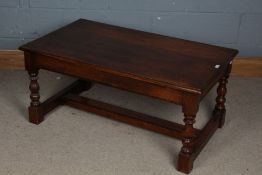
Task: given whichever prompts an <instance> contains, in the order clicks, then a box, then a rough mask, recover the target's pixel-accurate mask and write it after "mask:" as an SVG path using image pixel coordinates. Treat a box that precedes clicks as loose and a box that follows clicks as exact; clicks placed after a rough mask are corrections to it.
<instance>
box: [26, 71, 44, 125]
mask: <svg viewBox="0 0 262 175" xmlns="http://www.w3.org/2000/svg"><path fill="white" fill-rule="evenodd" d="M28 73H29V76H30V86H29V89H30V92H31V94H30V99H31V103H30V106H29V108H28V110H29V121H30V122H31V123H34V124H39V123H41V121H43V113H42V109H41V107H40V101H39V100H40V95H39V84H38V81H37V80H38V70H35V71H29V72H28Z"/></svg>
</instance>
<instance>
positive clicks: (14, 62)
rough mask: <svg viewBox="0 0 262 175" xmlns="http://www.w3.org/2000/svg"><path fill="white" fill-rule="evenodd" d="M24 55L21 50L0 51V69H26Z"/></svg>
mask: <svg viewBox="0 0 262 175" xmlns="http://www.w3.org/2000/svg"><path fill="white" fill-rule="evenodd" d="M24 67H25V66H24V55H23V52H21V51H19V50H0V69H11V70H16V69H24Z"/></svg>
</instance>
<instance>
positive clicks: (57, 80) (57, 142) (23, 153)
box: [0, 71, 262, 175]
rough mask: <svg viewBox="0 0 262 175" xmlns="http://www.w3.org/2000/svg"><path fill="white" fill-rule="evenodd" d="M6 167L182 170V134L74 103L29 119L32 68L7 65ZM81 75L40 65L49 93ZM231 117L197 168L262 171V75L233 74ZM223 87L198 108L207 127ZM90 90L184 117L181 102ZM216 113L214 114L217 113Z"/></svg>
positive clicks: (113, 174)
mask: <svg viewBox="0 0 262 175" xmlns="http://www.w3.org/2000/svg"><path fill="white" fill-rule="evenodd" d="M0 80H1V81H0V175H31V174H32V175H36V174H37V175H47V174H50V175H60V174H61V175H72V174H74V175H87V174H90V175H100V174H102V175H103V174H105V175H118V174H119V175H134V174H136V175H160V174H164V175H175V174H182V173H179V172H177V171H176V169H175V167H174V166H175V163H176V161H177V160H176V159H177V154H178V152H179V150H180V147H181V143H180V141H177V140H174V139H172V138H169V137H166V136H162V135H159V134H156V133H153V132H150V131H146V130H143V129H138V128H135V127H132V126H128V125H126V124H123V123H119V122H116V121H112V120H109V119H106V118H103V117H98V116H95V115H94V114H90V113H86V112H82V111H79V110H76V109H73V108H70V107H66V106H64V107H59V108H58V109H57V110H55V111H53V112H52V113H50V114H49V115H48V116H47V117H46V120H45V121H44V122H43V123H41V124H40V125H39V126H36V125H33V124H31V123H29V122H28V119H27V109H26V106H28V104H29V91H28V83H29V81H28V80H27V74H26V73H25V72H24V71H0ZM72 80H73V78H71V77H66V76H61V75H59V74H54V73H49V72H40V85H41V95H42V100H43V99H45V98H46V97H48V96H50V95H51V94H53V93H54V92H56V91H57V90H58V89H60V88H62V87H63V86H65V85H67V84H69V83H70V82H71V81H72ZM228 87H229V88H228V96H227V97H228V101H227V117H226V123H225V126H224V128H223V129H222V130H218V131H217V132H216V133H215V135H214V136H213V137H212V139H211V140H210V141H209V143H208V144H207V146H206V147H205V149H204V150H203V151H202V153H201V154H200V156H199V157H198V158H197V160H196V161H195V164H194V169H193V171H192V173H191V174H192V175H203V174H212V175H221V174H222V175H227V174H230V175H232V174H237V175H241V174H254V175H258V174H259V173H261V172H262V166H261V165H262V127H261V126H262V78H231V79H230V82H229V86H228ZM214 90H215V89H213V90H212V92H211V93H210V94H209V95H208V96H207V97H206V98H205V99H204V101H203V102H202V104H201V108H200V111H199V113H198V116H197V123H196V126H197V127H198V128H201V127H202V126H203V125H204V124H205V122H206V121H207V116H208V114H210V112H211V111H212V109H213V105H214V98H215V91H214ZM84 95H87V96H90V97H92V98H95V99H100V100H103V101H106V102H109V103H114V104H118V105H121V106H125V107H127V108H131V109H134V110H137V111H141V112H144V113H148V114H151V115H154V116H159V117H161V118H165V119H169V120H173V121H176V122H180V123H181V121H182V119H183V116H182V113H181V107H179V106H176V105H174V104H170V103H167V102H163V101H160V100H155V99H152V98H148V97H143V96H140V95H136V94H131V93H127V92H123V91H119V90H115V89H112V88H108V87H104V86H101V85H96V86H95V87H94V88H93V89H92V90H91V91H89V92H86V93H85V94H84ZM209 116H210V115H209Z"/></svg>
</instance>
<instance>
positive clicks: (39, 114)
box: [28, 71, 92, 125]
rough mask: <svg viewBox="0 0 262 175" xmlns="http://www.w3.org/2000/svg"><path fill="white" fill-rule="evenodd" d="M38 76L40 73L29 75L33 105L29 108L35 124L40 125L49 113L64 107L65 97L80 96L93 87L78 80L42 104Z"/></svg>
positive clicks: (30, 117) (87, 82) (31, 120)
mask: <svg viewBox="0 0 262 175" xmlns="http://www.w3.org/2000/svg"><path fill="white" fill-rule="evenodd" d="M37 74H38V71H37V72H35V73H29V75H30V79H31V82H30V91H31V95H30V98H31V104H30V106H29V108H28V111H29V121H30V122H31V123H34V124H37V125H38V124H40V123H41V122H42V121H43V120H44V115H46V114H47V113H48V112H50V111H52V110H53V109H55V108H56V107H58V106H59V105H63V102H64V101H63V100H62V99H63V97H64V96H65V95H67V94H68V93H71V94H80V93H81V92H83V91H87V90H89V89H90V88H91V87H92V83H91V82H89V81H83V80H77V81H75V82H74V83H72V84H71V85H69V86H68V87H67V88H65V89H63V90H61V91H59V92H58V93H57V94H55V95H54V96H52V97H51V98H49V99H47V100H46V101H45V102H43V103H41V102H40V101H39V99H40V95H39V89H40V87H39V84H38V82H37V79H38V77H37Z"/></svg>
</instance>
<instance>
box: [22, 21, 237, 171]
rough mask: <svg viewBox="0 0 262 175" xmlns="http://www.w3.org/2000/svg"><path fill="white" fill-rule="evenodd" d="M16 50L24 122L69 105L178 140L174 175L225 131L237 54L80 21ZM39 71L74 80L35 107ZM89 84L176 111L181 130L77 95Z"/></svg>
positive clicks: (190, 164) (38, 119)
mask: <svg viewBox="0 0 262 175" xmlns="http://www.w3.org/2000/svg"><path fill="white" fill-rule="evenodd" d="M20 49H21V50H23V51H24V55H25V65H26V70H27V71H28V73H29V75H30V79H31V82H30V91H31V95H30V98H31V104H30V107H29V120H30V122H32V123H34V124H39V123H40V122H42V121H43V119H44V115H45V114H47V113H48V112H50V111H51V110H53V109H54V108H56V107H57V106H59V105H69V106H72V107H75V108H78V109H82V110H85V111H89V112H93V113H97V114H99V115H103V116H105V117H108V118H112V119H115V120H118V121H121V122H125V123H128V124H131V125H135V126H138V127H142V128H145V129H149V130H152V131H155V132H158V133H161V134H165V135H168V136H171V137H174V138H177V139H181V140H182V144H183V146H182V148H181V151H180V153H179V156H178V164H177V169H178V171H181V172H184V173H189V172H190V171H191V170H192V168H193V161H194V160H195V158H196V157H197V155H198V154H199V153H200V151H201V150H202V149H203V147H204V146H205V144H206V143H207V142H208V140H209V139H210V137H211V136H212V135H213V133H214V132H215V131H216V129H217V128H221V127H222V126H223V124H224V121H225V113H226V109H225V101H226V99H225V94H226V84H227V79H228V77H229V73H230V70H231V66H232V65H231V64H232V59H233V58H234V57H235V56H236V54H237V52H238V51H237V50H233V49H228V48H223V47H217V46H211V45H207V44H202V43H198V42H192V41H187V40H182V39H177V38H171V37H166V36H161V35H157V34H151V33H147V32H141V31H136V30H131V29H127V28H121V27H117V26H112V25H107V24H102V23H97V22H93V21H88V20H84V19H80V20H77V21H76V22H74V23H72V24H69V25H67V26H65V27H63V28H61V29H59V30H56V31H54V32H52V33H50V34H48V35H46V36H44V37H41V38H39V39H37V40H35V41H33V42H30V43H28V44H25V45H23V46H21V47H20ZM39 69H46V70H50V71H53V72H59V73H63V74H66V75H71V76H75V77H78V78H79V80H77V81H76V82H74V83H73V84H71V85H70V86H69V87H67V88H65V89H63V90H62V91H60V92H58V93H57V94H56V95H54V96H53V97H51V98H49V99H47V100H46V101H45V102H43V103H41V102H40V95H39V84H38V82H37V80H38V70H39ZM93 82H94V83H101V84H104V85H108V86H112V87H115V88H119V89H123V90H127V91H131V92H135V93H139V94H142V95H146V96H151V97H155V98H158V99H161V100H166V101H169V102H172V103H175V104H178V105H182V111H183V113H184V125H181V124H178V123H173V122H170V121H167V120H162V119H159V118H156V117H152V116H149V115H145V114H142V113H138V112H135V111H130V110H127V109H124V108H120V107H117V106H114V105H111V104H106V103H103V102H100V101H96V100H92V99H88V98H85V97H82V96H80V95H79V94H80V93H81V92H83V91H86V90H88V89H90V88H91V87H92V83H93ZM218 82H219V85H218V89H217V93H218V95H217V98H216V106H215V109H214V112H213V114H212V117H211V118H210V120H209V122H208V123H207V124H206V126H205V127H204V128H203V129H202V130H199V129H196V128H194V127H193V124H194V123H195V118H196V113H197V111H198V108H199V103H200V101H201V100H202V99H203V97H204V96H205V95H206V94H207V93H208V92H209V90H210V89H211V88H212V87H213V86H214V85H215V84H216V83H218ZM87 129H88V128H87Z"/></svg>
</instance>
